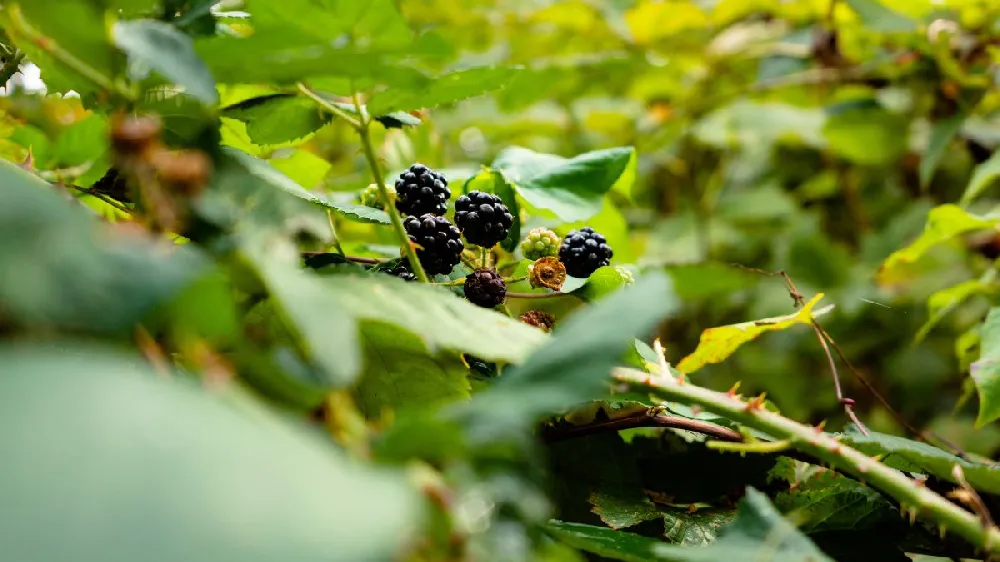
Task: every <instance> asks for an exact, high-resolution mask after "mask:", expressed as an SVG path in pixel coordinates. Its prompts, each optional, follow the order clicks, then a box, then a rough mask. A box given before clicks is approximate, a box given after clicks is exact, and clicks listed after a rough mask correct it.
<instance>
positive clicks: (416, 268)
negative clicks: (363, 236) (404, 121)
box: [354, 93, 430, 283]
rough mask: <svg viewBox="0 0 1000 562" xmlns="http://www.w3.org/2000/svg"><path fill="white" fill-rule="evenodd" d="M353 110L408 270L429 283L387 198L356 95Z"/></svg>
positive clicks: (364, 118)
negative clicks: (408, 267) (407, 262)
mask: <svg viewBox="0 0 1000 562" xmlns="http://www.w3.org/2000/svg"><path fill="white" fill-rule="evenodd" d="M354 108H355V109H356V110H357V112H358V126H357V127H355V129H356V130H357V131H358V135H359V136H360V137H361V146H362V147H363V148H364V150H365V158H366V159H367V160H368V166H369V167H370V168H371V170H372V175H373V176H375V185H377V186H378V194H379V197H381V198H382V202H383V203H384V204H385V212H386V213H388V215H389V220H390V221H392V228H393V229H394V230H395V231H396V236H397V237H398V238H399V242H400V244H402V246H403V251H404V252H405V253H406V259H407V261H409V262H410V268H411V269H412V270H413V273H414V275H416V276H417V280H418V281H420V282H421V283H429V282H430V280H429V279H428V278H427V272H425V271H424V266H423V265H421V263H420V260H419V259H417V252H416V251H415V250H414V249H413V245H411V244H410V236H409V234H407V233H406V229H405V228H404V227H403V219H402V218H400V216H399V211H397V210H396V206H395V205H394V204H393V202H392V198H390V197H389V189H388V188H387V187H386V186H385V179H384V178H383V177H382V170H380V169H379V164H378V159H376V158H375V150H374V149H373V148H372V138H371V130H370V126H371V118H370V117H369V116H368V114H367V113H365V112H364V111H362V109H361V100H360V99H359V98H358V94H357V93H355V94H354Z"/></svg>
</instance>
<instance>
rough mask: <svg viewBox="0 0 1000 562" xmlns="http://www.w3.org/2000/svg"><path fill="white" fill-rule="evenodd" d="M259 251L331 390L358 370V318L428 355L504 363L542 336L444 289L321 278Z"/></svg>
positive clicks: (263, 268) (254, 254) (265, 274)
mask: <svg viewBox="0 0 1000 562" xmlns="http://www.w3.org/2000/svg"><path fill="white" fill-rule="evenodd" d="M265 251H266V250H252V251H248V252H247V257H248V258H249V259H250V260H251V263H252V264H253V266H254V268H255V269H256V271H257V272H258V273H259V275H260V276H261V279H262V280H263V282H264V285H265V286H266V287H267V289H268V290H269V292H270V293H271V295H272V296H273V297H274V298H275V300H276V301H277V304H278V306H279V307H280V308H281V310H282V311H283V312H284V314H285V316H286V318H287V319H288V320H289V323H290V325H291V326H293V327H294V329H295V331H296V332H297V333H298V335H299V336H300V337H301V338H302V346H303V348H304V351H305V353H306V356H307V357H308V358H310V359H311V360H313V361H314V362H315V363H316V364H317V365H319V366H321V367H322V368H323V369H324V372H325V373H326V376H327V379H328V380H327V383H328V384H329V385H330V386H345V385H347V384H350V383H352V382H353V381H354V380H355V379H356V378H357V376H358V375H359V373H360V370H361V366H362V356H361V346H360V340H359V334H358V326H357V321H358V320H378V321H381V322H386V323H389V324H393V325H395V326H397V327H399V328H401V329H403V330H406V331H408V332H410V333H411V334H414V335H416V336H418V337H419V338H420V340H421V341H422V342H423V344H424V345H425V346H426V348H427V350H428V351H429V352H431V353H434V352H437V351H438V350H442V349H447V350H452V351H462V352H466V353H470V354H472V355H475V356H476V357H480V358H482V359H485V360H490V361H504V362H511V363H516V362H519V361H521V360H523V359H524V358H525V357H526V356H527V354H528V353H529V352H530V351H531V350H532V349H533V348H534V347H535V346H537V345H539V344H540V343H541V342H542V341H543V340H544V339H545V337H546V336H545V334H544V333H542V332H541V331H539V330H536V329H534V328H531V327H529V326H527V325H525V324H522V323H520V322H516V321H514V320H512V319H510V318H508V317H506V316H504V315H501V314H497V313H495V312H493V311H489V310H484V309H482V308H479V307H477V306H475V305H472V304H470V303H469V302H468V301H466V300H464V299H461V298H459V297H458V296H456V295H454V294H453V293H452V292H451V291H448V290H447V289H443V288H440V287H434V286H428V285H424V284H417V283H406V282H403V281H401V280H397V279H393V278H390V277H389V276H388V275H383V276H378V277H371V276H365V277H355V276H348V275H337V276H331V277H321V276H318V275H315V274H312V273H310V272H308V271H304V270H298V269H295V268H293V267H291V266H290V264H286V263H282V262H279V261H277V260H276V259H274V258H273V257H269V256H267V255H264V252H265ZM383 277H384V278H383Z"/></svg>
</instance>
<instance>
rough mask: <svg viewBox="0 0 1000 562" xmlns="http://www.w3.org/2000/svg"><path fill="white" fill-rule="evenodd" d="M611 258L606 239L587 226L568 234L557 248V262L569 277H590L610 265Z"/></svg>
mask: <svg viewBox="0 0 1000 562" xmlns="http://www.w3.org/2000/svg"><path fill="white" fill-rule="evenodd" d="M613 256H614V252H613V251H612V250H611V246H608V241H607V239H606V238H604V236H603V235H601V234H598V233H597V232H594V229H593V228H590V227H589V226H585V227H583V228H581V229H580V230H574V231H573V232H570V233H569V234H568V235H567V236H566V238H564V239H563V243H562V246H560V247H559V261H561V262H563V265H565V266H566V273H567V274H569V276H570V277H577V278H586V277H590V274H591V273H593V272H594V271H596V270H597V268H599V267H603V266H605V265H608V264H610V263H611V258H612V257H613Z"/></svg>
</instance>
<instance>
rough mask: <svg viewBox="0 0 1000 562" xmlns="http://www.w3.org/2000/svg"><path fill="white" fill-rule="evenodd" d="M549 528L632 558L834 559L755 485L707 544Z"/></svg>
mask: <svg viewBox="0 0 1000 562" xmlns="http://www.w3.org/2000/svg"><path fill="white" fill-rule="evenodd" d="M547 529H548V531H549V532H550V533H551V534H552V535H553V536H554V537H556V538H557V539H559V540H560V541H562V542H564V543H566V544H567V545H569V546H572V547H574V548H578V549H580V550H584V551H587V552H591V553H594V554H597V555H599V556H604V557H607V558H612V559H614V560H625V561H627V562H631V561H633V560H635V561H647V560H669V561H672V562H718V561H719V560H758V559H759V560H769V561H773V562H806V561H808V562H832V560H831V559H830V558H829V557H827V556H826V555H825V554H823V553H822V552H821V551H820V550H819V549H818V548H816V545H814V544H813V543H812V542H811V541H810V540H809V539H808V538H806V536H805V535H803V534H802V533H800V532H799V531H798V529H796V528H795V527H794V526H793V525H792V524H791V523H790V522H788V521H787V520H785V519H784V518H783V517H782V516H781V514H780V513H779V512H778V510H777V509H775V508H774V506H773V505H771V503H770V502H769V501H768V500H767V496H765V495H764V494H761V493H760V492H758V491H757V490H754V489H753V488H747V495H746V497H744V498H743V500H742V501H741V502H740V505H739V508H738V511H737V514H736V519H735V520H734V521H733V523H732V524H731V525H729V526H728V527H726V528H725V529H724V530H723V531H722V533H721V534H720V535H719V538H718V540H716V541H715V542H713V543H711V544H709V545H707V546H703V547H690V546H675V545H670V544H666V543H662V542H659V541H655V540H652V539H648V538H645V537H640V536H638V535H633V534H630V533H624V532H621V531H614V530H611V529H605V528H602V527H593V526H590V525H582V524H578V523H563V522H560V521H553V522H550V523H549V525H548V527H547Z"/></svg>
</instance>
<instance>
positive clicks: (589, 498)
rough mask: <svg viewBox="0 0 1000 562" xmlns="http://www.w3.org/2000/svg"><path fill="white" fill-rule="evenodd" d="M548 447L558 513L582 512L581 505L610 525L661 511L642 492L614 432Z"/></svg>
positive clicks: (631, 457) (634, 466)
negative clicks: (558, 508) (556, 489)
mask: <svg viewBox="0 0 1000 562" xmlns="http://www.w3.org/2000/svg"><path fill="white" fill-rule="evenodd" d="M574 414H577V412H574ZM574 421H576V419H574ZM578 423H586V422H583V421H582V420H581V421H579V422H578ZM549 450H550V452H549V461H548V462H549V465H550V466H551V467H552V468H551V471H552V475H553V476H552V480H553V481H554V482H558V483H559V484H558V490H559V492H560V494H559V504H560V513H566V514H569V513H573V514H574V515H575V514H576V513H580V516H581V517H582V516H586V515H589V514H586V513H585V512H584V511H583V510H589V511H590V512H592V513H594V514H596V515H597V516H598V517H599V518H600V519H601V521H603V522H604V524H606V525H607V526H609V527H611V528H612V529H624V528H626V527H632V526H633V525H637V524H639V523H642V522H643V521H649V520H652V519H657V518H659V517H660V514H659V512H658V511H657V509H656V506H655V505H654V504H653V502H652V501H650V500H649V498H647V497H646V495H645V494H644V492H643V485H642V475H641V473H640V471H639V466H638V464H637V462H636V458H635V454H634V452H633V451H632V449H631V448H629V447H628V446H627V445H626V444H625V441H624V440H622V438H621V436H620V435H618V434H617V433H614V432H610V433H603V434H596V435H590V436H587V437H583V438H581V439H569V440H565V441H561V442H556V443H552V444H551V445H549ZM584 502H586V504H589V505H585V504H584ZM571 510H573V511H571ZM574 518H577V517H574ZM588 519H592V517H589V518H588Z"/></svg>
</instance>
